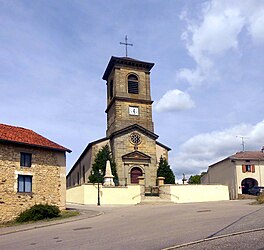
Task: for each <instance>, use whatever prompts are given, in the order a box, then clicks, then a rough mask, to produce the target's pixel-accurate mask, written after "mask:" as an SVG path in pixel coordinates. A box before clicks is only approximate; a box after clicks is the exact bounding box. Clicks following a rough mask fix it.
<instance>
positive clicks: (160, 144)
mask: <svg viewBox="0 0 264 250" xmlns="http://www.w3.org/2000/svg"><path fill="white" fill-rule="evenodd" d="M156 144H157V145H159V146H161V147H163V148H165V149H167V150H168V151H170V150H171V148H169V147H168V146H166V145H164V144H162V143H160V142H158V141H156Z"/></svg>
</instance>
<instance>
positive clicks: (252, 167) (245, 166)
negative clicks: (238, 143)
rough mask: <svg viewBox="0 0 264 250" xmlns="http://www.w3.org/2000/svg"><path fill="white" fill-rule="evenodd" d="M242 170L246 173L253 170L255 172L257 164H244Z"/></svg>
mask: <svg viewBox="0 0 264 250" xmlns="http://www.w3.org/2000/svg"><path fill="white" fill-rule="evenodd" d="M242 172H243V173H246V172H251V173H255V165H252V164H251V165H249V164H246V165H242Z"/></svg>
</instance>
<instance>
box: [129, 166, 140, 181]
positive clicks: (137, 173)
mask: <svg viewBox="0 0 264 250" xmlns="http://www.w3.org/2000/svg"><path fill="white" fill-rule="evenodd" d="M142 175H143V173H142V170H141V169H140V168H139V167H134V168H132V169H131V171H130V176H131V184H138V177H139V176H142Z"/></svg>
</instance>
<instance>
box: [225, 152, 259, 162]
mask: <svg viewBox="0 0 264 250" xmlns="http://www.w3.org/2000/svg"><path fill="white" fill-rule="evenodd" d="M229 158H231V159H236V160H239V159H249V160H258V159H260V160H262V159H263V160H264V153H263V152H262V151H244V152H243V151H241V152H237V153H235V154H233V155H231V156H230V157H229Z"/></svg>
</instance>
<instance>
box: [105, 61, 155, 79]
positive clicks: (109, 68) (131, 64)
mask: <svg viewBox="0 0 264 250" xmlns="http://www.w3.org/2000/svg"><path fill="white" fill-rule="evenodd" d="M114 66H119V67H120V66H123V67H133V68H137V69H142V70H146V71H150V70H151V68H152V67H153V66H154V63H150V62H143V61H139V60H136V59H133V58H130V57H115V56H112V57H111V59H110V61H109V63H108V65H107V67H106V70H105V72H104V75H103V80H107V79H108V76H109V75H110V73H111V71H112V69H113V67H114Z"/></svg>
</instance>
